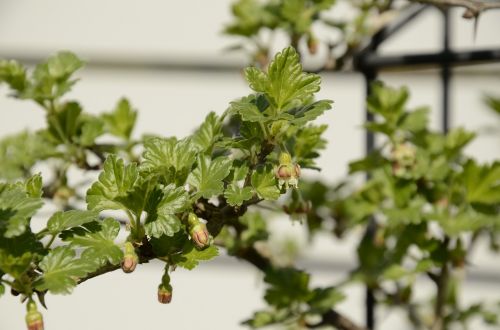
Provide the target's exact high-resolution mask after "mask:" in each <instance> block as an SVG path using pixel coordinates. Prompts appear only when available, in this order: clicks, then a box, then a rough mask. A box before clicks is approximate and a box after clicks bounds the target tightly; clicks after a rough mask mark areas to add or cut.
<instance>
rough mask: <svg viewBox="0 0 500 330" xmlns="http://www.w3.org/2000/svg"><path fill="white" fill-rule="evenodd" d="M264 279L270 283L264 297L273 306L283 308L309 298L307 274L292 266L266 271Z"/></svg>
mask: <svg viewBox="0 0 500 330" xmlns="http://www.w3.org/2000/svg"><path fill="white" fill-rule="evenodd" d="M264 281H265V282H266V283H268V284H270V285H271V287H270V288H268V289H267V291H266V294H265V296H264V298H265V299H266V301H267V302H268V303H269V304H270V305H273V306H276V307H278V308H280V307H281V308H284V307H288V306H291V305H292V304H294V303H296V302H306V301H308V300H310V299H311V293H310V291H309V289H308V286H309V274H307V273H305V272H302V271H299V270H297V269H294V268H280V269H275V270H271V271H268V272H267V273H266V276H265V277H264Z"/></svg>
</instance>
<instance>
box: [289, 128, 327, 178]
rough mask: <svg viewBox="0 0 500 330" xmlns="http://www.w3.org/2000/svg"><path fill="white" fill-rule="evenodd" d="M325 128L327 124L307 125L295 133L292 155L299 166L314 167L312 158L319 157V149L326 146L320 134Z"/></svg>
mask: <svg viewBox="0 0 500 330" xmlns="http://www.w3.org/2000/svg"><path fill="white" fill-rule="evenodd" d="M327 128H328V126H327V125H321V126H313V125H308V126H306V127H303V128H301V129H300V130H299V131H298V132H297V134H295V141H294V142H295V143H294V148H293V149H294V156H295V158H296V159H297V162H298V163H299V164H300V166H301V167H304V168H306V167H309V168H314V167H315V165H316V164H315V161H314V159H315V158H317V157H319V151H320V150H323V149H325V147H326V140H325V139H323V137H322V134H323V133H324V132H325V131H326V129H327Z"/></svg>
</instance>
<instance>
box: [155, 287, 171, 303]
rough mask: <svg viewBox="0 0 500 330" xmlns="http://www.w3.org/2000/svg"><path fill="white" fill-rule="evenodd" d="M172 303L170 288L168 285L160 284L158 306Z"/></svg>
mask: <svg viewBox="0 0 500 330" xmlns="http://www.w3.org/2000/svg"><path fill="white" fill-rule="evenodd" d="M171 301H172V287H171V286H170V285H164V284H160V286H159V287H158V302H159V303H160V304H169V303H170V302H171Z"/></svg>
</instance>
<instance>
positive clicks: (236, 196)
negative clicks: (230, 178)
mask: <svg viewBox="0 0 500 330" xmlns="http://www.w3.org/2000/svg"><path fill="white" fill-rule="evenodd" d="M252 196H253V190H252V187H243V188H242V187H240V186H239V185H238V184H236V183H233V184H231V185H229V186H228V187H227V189H226V190H225V191H224V197H226V199H227V202H228V203H229V204H230V205H232V206H240V205H241V204H243V202H244V201H246V200H249V199H250V198H252Z"/></svg>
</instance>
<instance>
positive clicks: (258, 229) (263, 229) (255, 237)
mask: <svg viewBox="0 0 500 330" xmlns="http://www.w3.org/2000/svg"><path fill="white" fill-rule="evenodd" d="M239 222H240V223H241V224H243V225H244V226H245V228H246V229H245V230H244V231H243V232H242V233H241V237H240V241H241V242H240V243H243V244H244V245H245V246H252V245H253V243H255V242H257V241H263V240H266V239H267V238H268V237H269V231H268V229H267V222H266V220H265V219H264V217H263V216H262V214H261V213H260V212H247V213H245V214H244V215H243V216H241V217H240V218H239Z"/></svg>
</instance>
